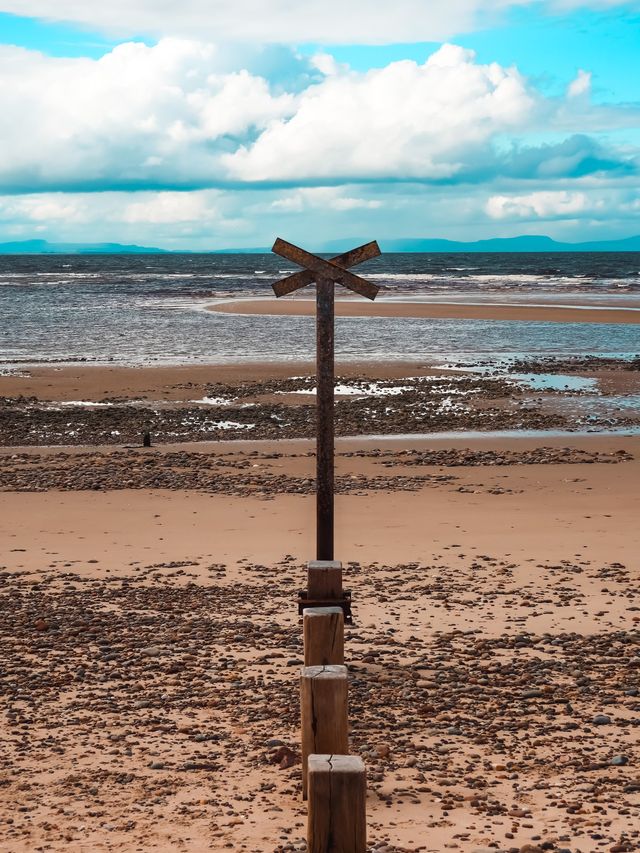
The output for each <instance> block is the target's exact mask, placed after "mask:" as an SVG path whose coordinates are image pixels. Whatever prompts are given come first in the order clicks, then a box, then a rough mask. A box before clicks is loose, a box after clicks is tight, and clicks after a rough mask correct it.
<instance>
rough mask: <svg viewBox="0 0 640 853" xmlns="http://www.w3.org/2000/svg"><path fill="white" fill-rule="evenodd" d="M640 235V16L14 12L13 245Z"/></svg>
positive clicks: (142, 1) (4, 102)
mask: <svg viewBox="0 0 640 853" xmlns="http://www.w3.org/2000/svg"><path fill="white" fill-rule="evenodd" d="M520 234H546V235H549V236H551V237H554V238H555V239H558V240H565V241H569V242H578V241H582V240H591V239H598V240H600V239H614V238H622V237H627V236H632V235H635V234H640V0H634V2H622V0H394V3H386V2H385V3H383V2H381V0H375V1H374V2H372V0H340V2H338V0H322V2H320V0H305V2H304V3H300V2H299V0H181V2H180V3H175V2H172V0H110V2H109V3H107V4H105V3H104V2H102V0H99V2H98V1H97V0H0V241H14V240H26V239H46V240H50V241H52V242H90V243H95V242H120V243H137V244H140V245H148V246H158V247H161V248H167V249H176V250H180V249H187V250H210V249H221V248H234V247H238V248H244V247H255V246H269V245H270V244H271V243H272V242H273V239H274V237H275V236H282V237H284V238H286V239H288V240H291V241H293V242H298V243H301V244H303V245H305V246H308V247H310V248H314V247H317V246H318V245H320V244H322V243H323V242H326V241H334V240H345V239H346V240H348V239H353V240H354V241H358V240H370V239H379V240H388V239H397V238H404V237H406V238H410V237H440V238H442V237H443V238H448V239H453V240H465V241H469V240H477V239H483V238H486V237H494V236H500V237H511V236H516V235H520Z"/></svg>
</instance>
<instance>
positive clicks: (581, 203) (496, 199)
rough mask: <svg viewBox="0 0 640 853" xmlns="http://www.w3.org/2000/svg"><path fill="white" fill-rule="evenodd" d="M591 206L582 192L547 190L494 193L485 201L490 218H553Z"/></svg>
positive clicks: (578, 212)
mask: <svg viewBox="0 0 640 853" xmlns="http://www.w3.org/2000/svg"><path fill="white" fill-rule="evenodd" d="M590 206H591V204H590V202H589V199H588V197H587V195H586V194H585V193H583V192H568V191H566V190H559V191H554V190H547V191H541V192H533V193H529V194H528V195H511V196H507V195H495V196H491V198H490V199H489V200H488V201H487V205H486V212H487V213H488V214H489V216H490V217H491V218H492V219H554V218H556V217H571V216H575V215H576V214H580V213H583V212H584V211H585V210H587V209H588V208H589V207H590Z"/></svg>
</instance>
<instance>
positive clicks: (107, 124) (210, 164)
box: [0, 39, 638, 192]
mask: <svg viewBox="0 0 640 853" xmlns="http://www.w3.org/2000/svg"><path fill="white" fill-rule="evenodd" d="M259 53H260V57H259V61H258V60H256V61H255V62H254V65H256V66H258V65H260V63H261V62H262V63H266V64H267V65H269V64H270V63H271V61H272V60H273V61H274V62H275V63H276V65H277V66H278V68H279V69H280V70H283V69H284V77H281V79H280V83H279V84H278V85H277V86H274V85H273V84H271V83H270V82H269V81H268V80H267V79H265V78H264V77H263V76H260V75H259V74H257V73H254V72H252V71H249V70H247V69H240V70H229V57H228V56H227V55H226V54H225V55H221V52H220V50H219V49H218V48H217V47H216V46H213V45H208V44H202V43H201V42H196V41H188V40H177V39H163V40H162V41H160V42H159V43H158V44H157V45H155V46H153V47H148V46H146V45H144V44H141V43H124V44H121V45H119V46H118V47H116V48H114V50H112V51H111V52H110V53H108V54H106V55H105V56H103V57H102V58H101V59H99V60H93V59H87V58H83V59H60V58H54V57H48V56H43V55H42V54H40V53H36V52H33V51H27V50H24V49H22V48H16V47H7V46H0V116H1V121H2V128H3V129H2V133H1V134H0V191H5V192H37V191H56V190H64V191H68V192H73V191H83V190H94V191H102V190H112V189H114V190H115V189H131V190H146V189H155V190H186V189H200V188H206V187H224V186H229V185H246V184H252V183H253V184H266V185H271V184H288V185H300V184H303V185H304V184H306V185H310V186H313V185H331V184H340V183H344V182H349V181H354V180H357V181H394V180H395V181H397V180H402V181H405V180H420V181H430V182H439V181H440V182H442V181H449V182H453V181H455V180H458V181H462V180H465V181H468V180H489V179H490V178H491V177H494V176H495V175H496V174H497V173H500V170H501V169H502V170H503V171H504V170H505V169H506V170H508V169H512V170H513V168H515V166H514V165H513V163H510V162H508V160H509V154H508V151H509V146H508V145H506V146H505V145H504V141H505V139H507V140H509V139H520V140H526V136H527V134H528V133H529V132H530V131H531V130H532V129H533V130H539V129H542V128H552V129H554V130H555V131H556V132H558V131H560V130H561V131H569V132H570V133H571V132H573V131H575V129H576V128H578V129H580V128H582V127H584V126H585V125H586V126H589V122H590V121H591V122H592V125H593V126H595V127H599V126H603V127H604V128H605V129H606V130H608V131H609V130H611V129H613V128H614V127H615V126H616V122H617V121H619V123H620V125H621V126H625V125H626V126H632V125H633V123H634V122H635V123H636V124H637V120H638V111H637V110H636V111H634V110H631V109H627V108H625V109H621V110H620V111H619V115H618V114H617V113H616V111H615V108H613V107H603V106H601V105H598V106H594V107H592V106H591V105H590V104H589V99H588V98H583V97H568V98H560V99H558V100H553V99H545V98H544V97H543V96H542V95H541V94H540V93H539V92H537V91H536V90H535V89H533V87H532V86H531V85H530V84H529V83H528V82H527V81H526V79H524V78H523V77H522V76H521V75H520V73H519V72H518V70H517V69H516V68H513V67H511V68H506V67H503V66H501V65H499V64H498V63H490V64H481V63H479V62H477V60H476V58H475V56H474V54H473V52H472V51H468V50H465V49H463V48H461V47H457V46H455V45H451V44H445V45H443V46H442V47H441V48H440V49H439V50H437V51H436V52H435V53H433V54H432V55H431V56H430V57H429V58H428V59H427V61H426V62H425V63H424V64H417V63H415V62H413V61H408V60H407V61H401V62H393V63H390V64H389V65H387V66H386V67H383V68H379V69H372V70H370V71H368V72H366V73H361V72H355V71H352V70H351V69H349V68H348V67H346V66H344V65H339V64H338V63H330V62H328V60H326V58H324V59H320V60H311V61H308V62H307V61H305V62H302V61H301V60H300V59H299V58H298V57H297V56H296V54H295V52H292V51H288V52H285V54H282V53H281V52H279V51H275V52H271V53H268V55H265V54H264V53H262V52H259ZM256 55H257V54H256ZM267 60H268V61H267ZM250 64H251V63H250ZM319 66H321V67H323V68H324V69H325V71H326V72H327V73H326V74H323V73H322V72H320V70H319ZM221 69H223V70H221ZM278 73H280V72H277V73H276V77H277V76H278ZM285 80H286V81H287V82H288V83H289V84H290V88H287V87H286V86H284V82H283V81H285ZM585 80H586V73H584V76H583V77H578V78H577V80H576V81H574V84H575V86H574V89H576V90H577V89H578V88H582V90H584V87H585V85H586V83H585ZM572 85H573V84H572ZM498 138H501V141H502V143H503V144H502V145H501V148H500V151H497V150H496V148H495V147H494V141H495V140H496V139H498ZM589 146H591V148H592V149H593V150H594V151H595V146H594V145H593V144H592V143H590V142H589V139H588V138H586V137H585V138H583V143H582V144H581V145H580V146H579V147H580V151H582V152H584V151H586V149H587V148H589ZM517 148H518V152H519V153H518V157H519V160H520V161H521V162H522V164H524V166H523V168H524V167H526V166H527V163H528V162H529V161H531V162H533V159H535V157H533V159H532V158H531V157H528V156H527V154H526V150H527V146H526V144H522V142H521V143H520V144H519V145H518V146H517ZM556 148H558V146H557V145H556ZM560 149H561V150H560ZM514 150H515V149H514ZM540 153H541V156H542V155H544V158H545V160H549V157H551V156H552V152H547V153H545V152H543V151H542V149H541V150H540ZM557 154H558V155H561V158H562V157H564V158H565V159H566V158H569V159H572V160H575V159H576V157H582V155H581V154H580V152H577V153H576V151H574V150H573V149H572V150H565V149H564V147H562V146H560V148H559V150H558V152H557ZM597 154H598V158H597V160H598V163H600V164H601V165H602V167H603V168H610V169H611V168H613V167H614V166H615V164H616V156H614V155H613V154H610V152H607V151H604V150H598V151H597ZM621 156H622V155H621ZM630 156H631V157H632V154H631V155H624V156H622V159H625V158H626V159H629V157H630ZM618 159H619V158H618ZM583 161H584V157H582V159H581V161H580V162H581V163H582V162H583ZM567 163H568V165H567V168H569V166H570V163H569V161H568V160H567ZM554 164H555V165H554V168H556V167H557V168H556V173H557V171H558V169H560V170H561V169H562V168H563V165H562V159H560V160H558V158H557V157H556V159H555V160H554ZM590 164H591V165H590ZM536 168H537V169H538V171H539V172H540V170H541V169H542V166H538V167H536ZM581 168H583V167H582V166H581ZM589 168H592V169H595V168H596V160H595V159H594V157H591V159H590V160H589V161H588V162H587V161H584V169H589ZM554 174H555V173H554Z"/></svg>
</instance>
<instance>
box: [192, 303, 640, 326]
mask: <svg viewBox="0 0 640 853" xmlns="http://www.w3.org/2000/svg"><path fill="white" fill-rule="evenodd" d="M207 310H208V311H217V312H222V313H226V314H271V315H274V316H275V315H286V316H294V317H307V316H312V315H314V314H315V302H314V301H313V300H311V299H275V298H273V299H238V300H236V301H232V302H220V303H217V304H214V305H209V306H208V307H207ZM336 315H337V316H338V317H414V318H428V319H437V320H503V321H505V320H510V321H524V322H538V323H633V324H637V323H640V311H639V310H633V309H630V308H603V307H597V308H578V307H565V306H559V305H554V306H551V305H549V306H546V305H545V306H542V305H523V304H517V305H516V304H513V305H497V304H493V303H487V304H482V305H471V304H460V303H457V302H450V303H449V302H386V301H384V299H381V300H380V301H376V302H369V301H368V300H365V299H362V300H357V301H356V300H336Z"/></svg>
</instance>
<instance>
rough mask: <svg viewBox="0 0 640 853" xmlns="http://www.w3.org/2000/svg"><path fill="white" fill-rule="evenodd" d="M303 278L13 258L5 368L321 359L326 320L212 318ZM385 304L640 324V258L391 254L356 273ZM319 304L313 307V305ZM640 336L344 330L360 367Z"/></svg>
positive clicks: (274, 268)
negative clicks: (234, 302) (619, 317)
mask: <svg viewBox="0 0 640 853" xmlns="http://www.w3.org/2000/svg"><path fill="white" fill-rule="evenodd" d="M296 269H297V268H296V267H294V266H292V265H289V264H288V263H287V262H286V261H283V260H282V259H281V258H278V257H276V256H275V255H255V254H251V255H246V254H245V255H89V256H78V255H68V256H65V255H47V256H41V255H39V256H34V255H24V256H10V255H5V256H0V366H2V367H3V368H10V367H12V366H17V365H28V364H37V363H76V362H89V363H113V364H122V365H126V364H133V365H139V364H188V363H216V362H225V361H241V360H246V361H262V360H274V361H286V360H299V359H301V358H302V359H306V358H311V357H312V356H313V353H314V341H315V338H314V320H313V318H311V317H275V316H258V315H246V316H245V315H234V314H222V313H211V312H208V311H206V310H205V306H207V305H210V304H212V303H213V302H215V301H216V300H225V299H237V298H242V297H251V298H255V297H257V296H265V297H266V296H271V295H272V291H271V284H272V283H273V282H274V281H276V280H278V279H280V278H283V277H285V276H286V275H288V274H289V273H292V272H295V271H296ZM357 271H358V272H359V273H360V274H362V275H364V276H366V277H367V278H369V279H371V280H372V281H374V282H375V283H376V284H378V285H380V286H381V288H382V296H383V298H387V299H388V298H391V299H394V300H396V299H397V300H421V301H424V300H429V301H439V302H458V301H465V302H474V303H484V302H509V303H513V302H529V303H531V302H533V303H535V304H542V305H546V304H550V303H553V304H569V305H578V306H580V307H582V308H584V309H585V310H588V309H589V308H590V307H602V306H607V307H622V306H624V307H631V308H635V309H636V310H640V253H635V252H633V253H632V252H625V253H567V254H565V253H554V254H539V253H536V254H529V253H527V254H388V255H383V256H382V257H381V258H379V259H376V260H375V261H371V262H368V263H366V264H363V265H362V266H361V267H359V268H358V270H357ZM311 295H312V294H311V291H309V296H311ZM639 338H640V333H639V331H638V326H636V325H617V324H609V323H598V324H580V323H567V324H565V323H543V322H507V321H482V320H430V319H408V318H389V317H375V318H373V317H372V318H339V319H338V320H337V321H336V352H337V354H338V356H339V357H340V358H342V359H343V360H349V359H365V360H377V359H396V360H400V359H407V360H413V359H424V360H426V361H437V362H438V361H441V360H442V359H450V358H452V357H455V358H457V359H459V360H464V359H466V358H468V359H470V360H472V359H473V358H476V357H478V356H483V357H486V356H491V355H494V356H510V355H516V356H517V355H521V354H545V355H552V354H558V355H587V354H598V355H609V356H628V355H633V354H636V353H637V352H638V351H639V350H640V340H639Z"/></svg>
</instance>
